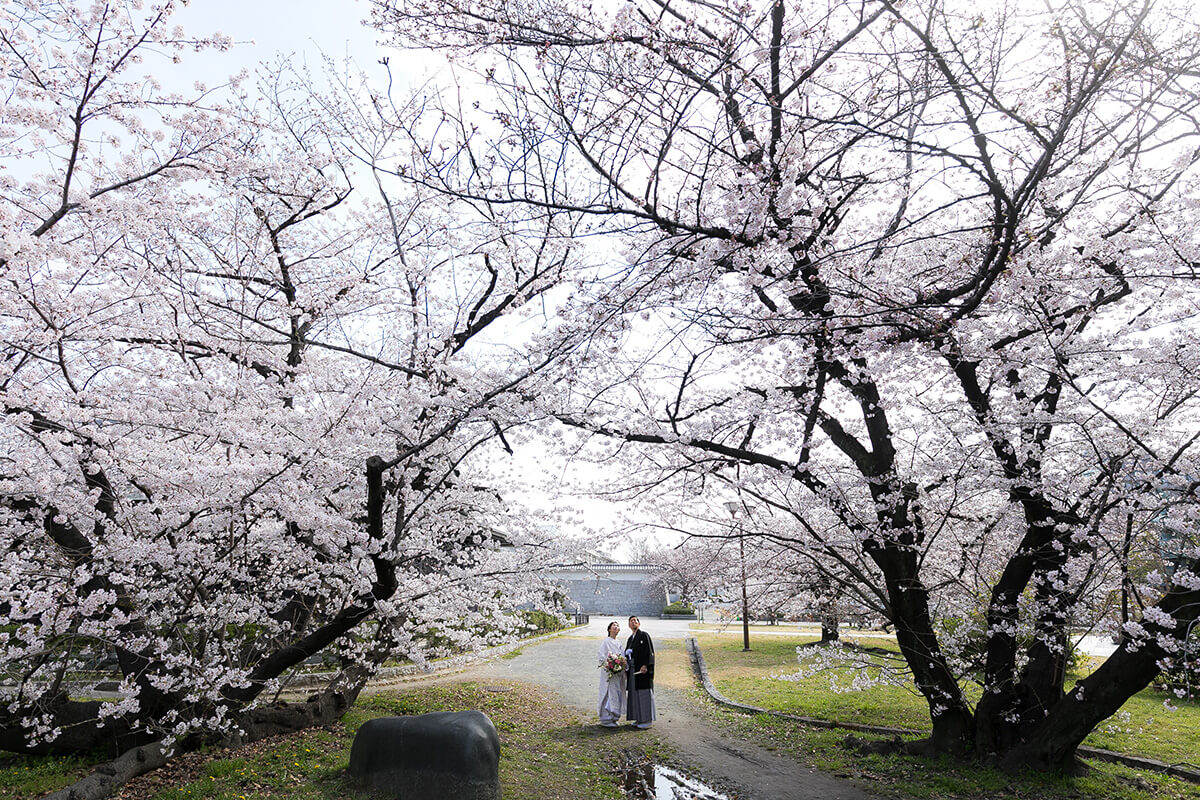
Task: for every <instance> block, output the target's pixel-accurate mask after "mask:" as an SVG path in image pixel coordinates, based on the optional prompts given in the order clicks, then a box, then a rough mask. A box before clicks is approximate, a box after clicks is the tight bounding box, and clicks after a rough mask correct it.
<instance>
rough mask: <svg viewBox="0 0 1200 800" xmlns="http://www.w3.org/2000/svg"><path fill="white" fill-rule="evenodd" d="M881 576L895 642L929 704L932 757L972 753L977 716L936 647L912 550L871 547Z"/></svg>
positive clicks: (924, 589)
mask: <svg viewBox="0 0 1200 800" xmlns="http://www.w3.org/2000/svg"><path fill="white" fill-rule="evenodd" d="M870 552H871V556H872V558H873V559H874V560H875V563H876V564H878V565H879V567H880V569H881V570H882V571H883V574H884V577H885V580H886V583H887V590H888V602H889V605H890V610H891V616H892V622H893V623H894V624H895V626H896V642H897V644H899V645H900V652H901V653H902V654H903V655H904V660H905V661H906V662H907V663H908V666H909V668H910V669H912V671H913V679H914V680H915V681H916V684H917V689H918V690H920V692H921V694H922V695H924V696H925V700H926V702H927V703H928V704H929V717H930V721H931V722H932V725H933V733H932V734H931V735H930V738H929V741H928V742H927V748H928V749H929V750H931V751H932V752H938V753H951V754H963V753H966V752H968V751H970V750H971V748H972V746H973V737H974V717H973V715H972V714H971V709H970V708H969V707H968V706H967V701H966V698H965V697H964V696H963V693H962V689H961V688H960V687H959V685H958V681H957V680H955V677H954V673H953V672H952V671H951V670H950V667H949V665H948V664H947V663H946V659H945V657H944V656H943V655H942V652H941V648H940V647H939V646H938V642H937V633H936V632H935V631H934V629H933V623H932V620H931V618H930V615H929V595H928V590H927V589H926V588H925V585H924V584H923V583H922V582H921V580H920V579H919V578H918V577H917V561H916V556H915V554H914V552H913V551H912V550H911V549H909V548H899V547H887V548H878V547H876V548H871V551H870Z"/></svg>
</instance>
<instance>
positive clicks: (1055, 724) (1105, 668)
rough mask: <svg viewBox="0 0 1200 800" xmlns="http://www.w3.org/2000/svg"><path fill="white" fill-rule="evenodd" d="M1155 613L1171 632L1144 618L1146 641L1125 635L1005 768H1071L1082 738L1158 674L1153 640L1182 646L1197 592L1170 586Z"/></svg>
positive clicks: (1159, 655) (1196, 566)
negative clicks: (1167, 617) (1165, 619)
mask: <svg viewBox="0 0 1200 800" xmlns="http://www.w3.org/2000/svg"><path fill="white" fill-rule="evenodd" d="M1188 570H1189V571H1190V572H1191V573H1193V574H1194V573H1196V572H1197V571H1200V559H1196V560H1194V561H1193V562H1192V563H1191V564H1190V565H1189V566H1188ZM1155 607H1156V608H1157V609H1158V610H1159V611H1162V612H1164V613H1165V614H1168V615H1170V616H1171V617H1172V619H1173V620H1174V626H1173V627H1169V628H1168V627H1162V626H1159V625H1157V624H1155V623H1153V622H1151V621H1150V619H1151V618H1144V619H1143V621H1142V625H1143V626H1144V627H1145V629H1146V631H1147V636H1146V638H1145V639H1144V640H1139V641H1135V640H1133V639H1132V638H1130V637H1129V636H1128V635H1126V636H1125V637H1124V638H1123V639H1122V641H1121V646H1120V647H1119V648H1118V649H1117V651H1116V652H1115V653H1113V654H1112V655H1111V656H1109V657H1108V659H1107V660H1106V661H1105V662H1104V663H1103V664H1101V665H1100V668H1099V669H1097V670H1096V671H1095V672H1093V673H1092V674H1091V675H1089V676H1088V677H1086V678H1084V679H1083V680H1081V681H1080V682H1079V683H1078V684H1076V686H1075V688H1074V689H1073V690H1071V692H1070V693H1069V694H1067V695H1065V696H1063V697H1062V698H1061V699H1060V700H1059V701H1058V702H1057V703H1055V704H1054V706H1053V707H1051V708H1050V711H1049V713H1048V714H1047V715H1046V717H1045V719H1044V720H1042V722H1041V723H1040V724H1039V725H1037V726H1036V727H1035V728H1034V729H1033V731H1032V732H1031V733H1030V735H1029V736H1028V737H1027V738H1026V740H1025V741H1024V742H1023V743H1021V744H1020V745H1018V746H1016V747H1014V748H1013V749H1012V750H1010V751H1009V752H1008V753H1007V754H1006V756H1005V758H1004V763H1005V764H1006V765H1008V766H1010V767H1013V768H1025V767H1033V768H1035V769H1053V770H1069V769H1071V768H1072V767H1073V766H1074V762H1075V749H1076V748H1077V747H1078V746H1079V744H1080V743H1081V742H1082V741H1083V740H1084V737H1086V736H1087V735H1088V734H1089V733H1091V732H1092V730H1093V729H1094V728H1095V727H1096V726H1097V725H1099V724H1100V723H1101V722H1103V721H1104V720H1105V719H1108V718H1109V717H1111V716H1112V715H1113V714H1115V713H1116V712H1117V711H1118V710H1119V709H1120V708H1121V706H1122V705H1124V704H1125V701H1127V700H1128V699H1129V698H1130V697H1132V696H1133V695H1135V694H1136V693H1138V692H1139V691H1141V690H1142V689H1144V688H1146V687H1147V686H1148V685H1150V682H1151V681H1152V680H1154V678H1155V676H1156V675H1158V673H1159V672H1160V670H1161V668H1160V667H1159V663H1160V662H1161V661H1162V660H1164V659H1166V658H1167V657H1168V653H1167V652H1166V651H1165V650H1164V649H1163V648H1162V646H1161V645H1160V644H1159V643H1158V639H1159V637H1160V636H1161V637H1169V638H1172V639H1175V640H1177V641H1184V640H1185V637H1186V635H1187V631H1188V628H1189V627H1191V625H1192V624H1193V623H1194V622H1195V621H1196V619H1197V617H1198V616H1200V589H1188V588H1185V587H1182V586H1178V585H1174V586H1172V587H1171V588H1170V589H1169V590H1168V591H1167V593H1166V594H1165V595H1163V597H1162V599H1161V600H1159V602H1158V603H1156V604H1155ZM1147 611H1149V609H1147Z"/></svg>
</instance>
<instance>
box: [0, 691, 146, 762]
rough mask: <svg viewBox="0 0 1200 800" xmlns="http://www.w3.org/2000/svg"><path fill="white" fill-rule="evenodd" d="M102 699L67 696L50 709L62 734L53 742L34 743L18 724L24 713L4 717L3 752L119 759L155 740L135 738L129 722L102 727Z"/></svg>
mask: <svg viewBox="0 0 1200 800" xmlns="http://www.w3.org/2000/svg"><path fill="white" fill-rule="evenodd" d="M102 706H103V703H101V702H100V701H98V700H87V701H75V700H67V699H66V698H65V697H64V698H63V699H62V700H61V701H60V702H58V703H55V704H53V705H52V706H50V707H49V708H47V709H46V713H49V714H51V715H52V718H53V719H54V724H55V726H56V727H58V728H60V729H61V733H59V735H58V736H57V737H56V738H55V739H54V741H52V742H46V741H39V742H36V743H35V742H31V741H30V736H29V730H28V729H26V728H25V726H23V725H21V724H20V722H19V721H18V720H19V719H20V718H21V717H22V716H24V715H23V714H20V713H17V714H10V713H7V712H5V713H3V714H0V750H8V751H9V752H13V753H26V754H28V755H73V754H76V753H90V752H98V753H102V754H104V755H106V756H116V755H117V754H118V753H120V752H121V751H123V750H126V749H129V748H132V747H136V746H138V745H143V744H149V743H150V742H151V741H153V737H151V736H149V735H145V734H143V735H142V736H140V737H138V736H134V735H132V734H131V733H130V728H129V726H128V724H127V723H125V722H124V721H123V720H119V719H110V720H107V721H106V723H105V724H104V725H103V726H101V725H100V723H99V718H98V714H99V712H100V708H101V707H102Z"/></svg>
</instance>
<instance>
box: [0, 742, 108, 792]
mask: <svg viewBox="0 0 1200 800" xmlns="http://www.w3.org/2000/svg"><path fill="white" fill-rule="evenodd" d="M90 764H91V762H90V761H88V760H87V759H84V758H78V757H71V758H53V757H49V756H12V757H7V754H4V753H0V797H6V798H7V797H11V798H14V800H19V798H26V797H41V796H42V795H44V794H49V793H50V792H53V791H57V790H58V789H61V788H63V787H64V786H69V785H70V784H72V783H74V782H75V781H77V780H79V779H80V778H82V777H84V776H85V775H87V774H88V772H89V767H90Z"/></svg>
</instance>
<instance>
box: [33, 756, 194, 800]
mask: <svg viewBox="0 0 1200 800" xmlns="http://www.w3.org/2000/svg"><path fill="white" fill-rule="evenodd" d="M172 755H174V753H173V752H172V751H171V750H170V749H168V748H167V747H165V746H164V745H163V744H162V743H161V742H155V743H153V744H147V745H145V746H144V747H135V748H133V749H131V750H127V751H126V752H124V753H122V754H121V755H120V756H119V757H117V758H116V759H114V760H112V761H109V762H108V763H107V764H101V765H100V766H98V767H96V769H95V770H94V771H93V772H92V774H91V775H88V776H87V777H86V778H83V779H82V780H79V781H76V782H75V783H73V784H71V785H70V786H68V787H66V788H64V789H59V790H58V791H57V792H52V793H51V794H48V795H46V796H45V797H44V798H42V800H102V798H105V797H108V796H109V795H111V794H112V793H113V792H115V791H117V790H118V789H120V788H121V787H122V786H124V785H125V784H126V783H128V782H129V781H130V780H132V779H133V778H136V777H137V776H138V775H143V774H145V773H147V772H150V771H151V770H155V769H158V768H159V767H161V766H163V765H164V764H166V763H167V762H168V761H169V760H170V759H171V756H172Z"/></svg>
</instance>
